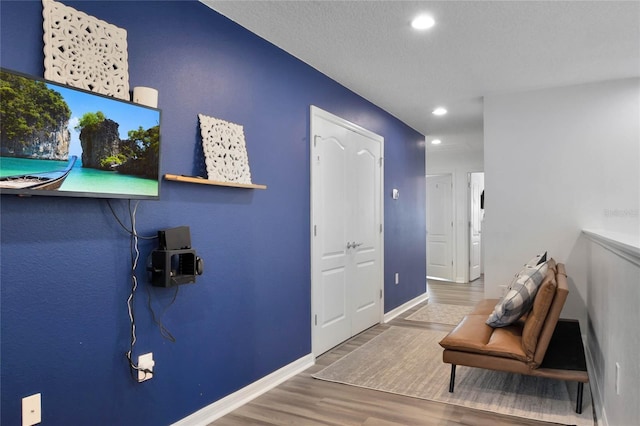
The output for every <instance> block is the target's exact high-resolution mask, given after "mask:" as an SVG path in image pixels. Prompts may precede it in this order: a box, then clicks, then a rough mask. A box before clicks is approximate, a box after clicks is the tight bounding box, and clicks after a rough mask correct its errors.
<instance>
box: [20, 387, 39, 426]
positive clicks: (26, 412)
mask: <svg viewBox="0 0 640 426" xmlns="http://www.w3.org/2000/svg"><path fill="white" fill-rule="evenodd" d="M40 422H42V394H40V393H36V394H33V395H31V396H26V397H24V398H22V426H32V425H37V424H38V423H40Z"/></svg>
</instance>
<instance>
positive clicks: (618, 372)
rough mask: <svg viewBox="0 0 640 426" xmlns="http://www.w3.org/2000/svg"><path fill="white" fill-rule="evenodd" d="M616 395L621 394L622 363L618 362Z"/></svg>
mask: <svg viewBox="0 0 640 426" xmlns="http://www.w3.org/2000/svg"><path fill="white" fill-rule="evenodd" d="M616 395H620V363H619V362H616Z"/></svg>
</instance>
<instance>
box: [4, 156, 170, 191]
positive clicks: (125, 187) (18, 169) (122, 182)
mask: <svg viewBox="0 0 640 426" xmlns="http://www.w3.org/2000/svg"><path fill="white" fill-rule="evenodd" d="M67 164H68V161H56V160H34V159H30V158H14V157H0V178H1V177H6V176H14V175H23V174H27V173H39V172H51V171H56V170H64V169H65V168H66V167H67ZM58 191H69V192H91V193H104V194H126V195H132V196H150V197H156V196H158V181H157V180H154V179H145V178H141V177H138V176H131V175H125V174H120V173H117V172H107V171H103V170H96V169H84V168H82V161H81V159H80V158H79V157H78V160H77V161H76V164H75V165H74V166H73V169H72V170H71V173H69V176H67V178H66V179H65V180H64V183H63V184H62V186H61V187H60V189H59V190H58Z"/></svg>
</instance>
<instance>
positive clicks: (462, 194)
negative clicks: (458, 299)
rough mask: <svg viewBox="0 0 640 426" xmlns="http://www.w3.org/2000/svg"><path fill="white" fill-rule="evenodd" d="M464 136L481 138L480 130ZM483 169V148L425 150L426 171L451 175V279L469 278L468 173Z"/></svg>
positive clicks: (462, 279) (459, 280)
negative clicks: (475, 149) (440, 150)
mask: <svg viewBox="0 0 640 426" xmlns="http://www.w3.org/2000/svg"><path fill="white" fill-rule="evenodd" d="M465 137H467V138H482V133H472V134H467V135H465ZM482 171H484V158H483V153H482V151H442V152H438V151H428V152H427V174H429V175H431V174H451V175H453V200H454V217H455V221H454V229H453V235H454V249H453V250H454V259H453V263H454V271H453V272H454V279H455V281H456V282H467V281H468V279H469V266H468V265H469V242H468V240H469V235H468V234H469V233H468V232H467V228H468V226H467V221H468V218H467V216H468V211H469V199H468V193H467V174H468V173H470V172H482Z"/></svg>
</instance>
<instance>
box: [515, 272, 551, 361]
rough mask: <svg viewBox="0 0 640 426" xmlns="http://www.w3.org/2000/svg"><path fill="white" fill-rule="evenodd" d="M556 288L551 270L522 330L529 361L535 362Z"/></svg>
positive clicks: (539, 290)
mask: <svg viewBox="0 0 640 426" xmlns="http://www.w3.org/2000/svg"><path fill="white" fill-rule="evenodd" d="M556 286H557V285H556V280H555V274H554V273H553V270H551V269H550V270H549V271H547V275H546V276H545V278H544V280H543V281H542V284H541V285H540V288H539V289H538V294H537V295H536V298H535V300H534V302H533V307H532V308H531V311H530V312H529V315H528V316H527V320H526V321H525V323H524V328H523V329H522V348H523V349H524V353H525V354H526V355H527V361H531V360H533V356H534V355H535V353H536V347H537V345H538V336H540V331H541V330H542V325H543V324H544V320H545V319H546V318H547V313H548V312H549V307H551V302H553V296H555V294H556Z"/></svg>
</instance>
